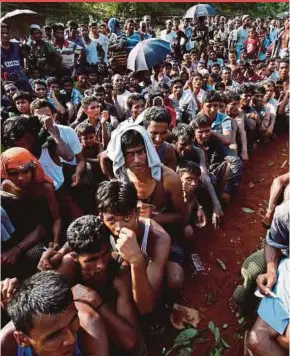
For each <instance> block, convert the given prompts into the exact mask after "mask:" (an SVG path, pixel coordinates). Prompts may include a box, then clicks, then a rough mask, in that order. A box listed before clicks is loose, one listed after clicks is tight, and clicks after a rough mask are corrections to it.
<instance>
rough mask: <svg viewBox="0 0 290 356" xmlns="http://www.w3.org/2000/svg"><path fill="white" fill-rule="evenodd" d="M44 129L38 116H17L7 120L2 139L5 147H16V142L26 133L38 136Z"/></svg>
mask: <svg viewBox="0 0 290 356" xmlns="http://www.w3.org/2000/svg"><path fill="white" fill-rule="evenodd" d="M41 128H42V125H41V123H40V121H39V120H38V117H37V116H30V117H26V116H15V117H11V118H9V119H7V120H5V122H4V124H3V128H2V139H3V143H4V146H5V147H8V148H10V147H15V142H16V141H18V140H20V139H21V138H22V137H23V136H24V135H25V134H26V133H32V134H34V135H35V136H37V135H38V133H39V132H40V130H41Z"/></svg>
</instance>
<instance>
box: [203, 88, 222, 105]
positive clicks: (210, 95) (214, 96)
mask: <svg viewBox="0 0 290 356" xmlns="http://www.w3.org/2000/svg"><path fill="white" fill-rule="evenodd" d="M220 100H221V97H220V95H219V94H218V93H216V92H215V91H209V92H207V93H206V95H205V98H204V103H213V102H215V101H217V102H220Z"/></svg>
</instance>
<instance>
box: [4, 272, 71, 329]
mask: <svg viewBox="0 0 290 356" xmlns="http://www.w3.org/2000/svg"><path fill="white" fill-rule="evenodd" d="M72 303H73V296H72V292H71V287H70V286H69V284H68V282H67V281H66V280H65V278H63V277H62V276H61V275H59V274H58V273H57V272H54V271H44V272H39V273H37V274H35V275H33V276H32V277H30V278H29V279H27V280H26V281H24V282H23V283H22V285H21V286H20V288H19V290H18V291H17V292H16V294H15V295H14V297H13V299H12V300H11V302H10V303H9V304H8V314H9V316H10V318H11V319H12V321H13V324H14V326H15V328H16V330H19V331H22V332H24V333H26V334H28V335H29V332H30V330H31V329H32V328H33V326H34V318H37V317H40V316H41V315H43V314H44V315H47V316H49V315H56V314H61V313H63V312H64V311H65V310H67V309H68V308H69V306H70V305H71V304H72Z"/></svg>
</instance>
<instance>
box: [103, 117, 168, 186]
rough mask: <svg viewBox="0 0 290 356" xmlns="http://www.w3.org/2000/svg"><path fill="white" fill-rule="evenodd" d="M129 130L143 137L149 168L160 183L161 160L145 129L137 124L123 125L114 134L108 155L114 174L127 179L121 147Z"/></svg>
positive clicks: (108, 148) (107, 151)
mask: <svg viewBox="0 0 290 356" xmlns="http://www.w3.org/2000/svg"><path fill="white" fill-rule="evenodd" d="M129 130H134V131H137V132H139V134H140V135H141V136H142V137H143V140H144V143H145V149H146V153H147V162H148V166H149V168H150V169H151V173H152V178H154V179H155V180H157V181H160V180H161V167H162V163H161V161H160V158H159V156H158V154H157V151H156V149H155V147H154V144H153V142H152V140H151V137H150V136H149V134H148V132H147V131H146V130H145V128H144V127H142V126H140V125H138V124H136V123H128V124H127V125H122V126H121V127H117V129H116V130H114V131H113V132H112V136H111V140H110V142H109V144H108V147H107V150H106V154H107V156H108V157H109V159H110V160H111V161H112V162H113V172H114V175H115V177H117V178H127V172H126V167H125V157H124V155H123V152H122V147H121V138H122V136H123V134H124V133H125V132H127V131H129Z"/></svg>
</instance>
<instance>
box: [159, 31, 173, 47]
mask: <svg viewBox="0 0 290 356" xmlns="http://www.w3.org/2000/svg"><path fill="white" fill-rule="evenodd" d="M175 37H176V32H175V31H171V32H170V33H167V30H163V31H161V32H160V38H161V39H162V40H164V41H166V42H169V43H170V45H172V43H173V40H174V38H175Z"/></svg>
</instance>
